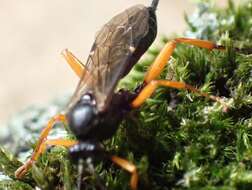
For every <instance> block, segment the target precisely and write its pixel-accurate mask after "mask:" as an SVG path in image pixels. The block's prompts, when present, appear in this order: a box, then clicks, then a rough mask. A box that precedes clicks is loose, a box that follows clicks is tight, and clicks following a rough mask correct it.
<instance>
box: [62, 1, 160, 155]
mask: <svg viewBox="0 0 252 190" xmlns="http://www.w3.org/2000/svg"><path fill="white" fill-rule="evenodd" d="M156 5H157V4H156V1H155V2H153V5H152V6H151V7H145V6H143V5H137V6H133V7H131V8H129V9H127V10H125V11H124V12H122V13H121V14H119V15H117V16H115V17H114V18H112V20H110V21H109V22H108V23H107V24H105V25H104V27H103V28H102V29H101V30H100V31H99V32H98V35H97V37H96V40H95V43H94V45H93V47H92V49H91V53H90V56H89V58H88V62H87V64H86V67H87V70H88V72H89V73H86V74H85V75H84V76H83V77H82V79H81V81H80V83H79V85H78V87H77V90H76V92H75V94H74V96H73V100H72V101H71V104H70V106H69V107H70V108H69V111H68V113H67V120H68V122H69V126H70V128H71V130H72V132H73V133H74V134H75V136H76V137H77V139H78V140H79V144H77V145H75V146H74V147H72V148H71V149H70V155H72V157H73V158H74V159H77V160H78V159H79V158H83V157H87V156H93V157H96V156H97V151H102V149H101V147H100V145H99V142H101V141H103V140H105V139H108V138H110V137H111V136H112V135H113V134H114V133H115V132H116V130H117V128H118V126H119V124H120V122H121V121H122V119H123V118H124V116H125V114H127V112H129V111H130V110H131V106H130V103H131V102H132V100H133V99H134V98H135V97H136V95H137V94H136V93H135V92H129V91H127V90H119V91H118V92H114V90H115V87H116V85H117V83H118V81H119V80H120V79H121V78H123V77H124V76H125V75H127V74H128V73H129V71H130V70H131V69H132V67H133V66H134V65H135V64H136V63H137V61H138V60H139V59H140V58H141V56H142V55H143V54H144V53H145V52H146V50H147V49H148V48H149V46H150V45H151V44H152V43H153V41H154V39H155V37H156V34H157V24H156V15H155V9H156ZM90 147H91V148H90Z"/></svg>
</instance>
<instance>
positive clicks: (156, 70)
mask: <svg viewBox="0 0 252 190" xmlns="http://www.w3.org/2000/svg"><path fill="white" fill-rule="evenodd" d="M178 43H186V44H190V45H194V46H197V47H201V48H205V49H209V50H212V49H219V50H223V49H224V47H223V46H218V45H216V44H215V43H213V42H210V41H207V40H198V39H189V38H176V39H174V40H172V41H171V42H168V43H167V44H166V45H165V47H164V48H163V50H161V52H160V54H159V55H158V56H157V58H156V59H155V61H154V63H153V64H152V65H151V67H150V69H149V70H148V72H147V73H146V75H145V78H144V84H143V87H142V90H141V91H140V93H139V94H138V96H137V97H136V98H135V99H134V100H133V102H132V103H131V106H132V107H133V108H137V107H139V106H141V105H142V104H143V103H144V101H145V100H146V99H147V98H149V97H150V96H151V95H152V94H153V92H154V91H155V90H156V88H157V87H159V86H165V87H171V88H176V89H185V90H190V91H192V92H194V93H197V94H199V95H201V96H204V97H207V98H209V99H212V100H214V101H217V102H220V103H221V104H222V105H223V110H224V111H226V110H227V108H228V106H227V105H226V104H225V103H224V102H223V101H222V99H221V98H220V97H218V96H212V95H209V94H207V93H203V92H201V91H200V90H198V89H197V88H195V87H193V86H191V85H188V84H186V83H183V82H176V81H168V80H155V79H156V78H157V77H158V76H159V75H160V73H161V72H162V71H163V69H164V67H165V65H166V64H167V61H168V60H169V59H170V57H171V55H172V53H173V51H174V49H175V48H176V46H177V44H178Z"/></svg>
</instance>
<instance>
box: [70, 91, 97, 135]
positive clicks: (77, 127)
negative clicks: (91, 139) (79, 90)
mask: <svg viewBox="0 0 252 190" xmlns="http://www.w3.org/2000/svg"><path fill="white" fill-rule="evenodd" d="M67 117H68V122H69V126H70V128H71V130H72V131H73V133H74V134H75V135H76V136H77V138H78V137H79V138H83V137H85V136H87V133H88V131H89V130H90V128H91V127H92V126H93V125H95V120H96V105H95V100H94V99H93V97H92V96H91V95H89V94H85V95H84V96H83V97H82V98H81V99H80V101H79V102H77V104H76V105H75V106H73V107H72V109H71V110H70V111H69V112H68V114H67Z"/></svg>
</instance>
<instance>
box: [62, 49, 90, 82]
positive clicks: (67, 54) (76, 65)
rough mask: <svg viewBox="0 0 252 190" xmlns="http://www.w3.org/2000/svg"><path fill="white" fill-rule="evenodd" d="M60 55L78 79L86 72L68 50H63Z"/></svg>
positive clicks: (82, 65)
mask: <svg viewBox="0 0 252 190" xmlns="http://www.w3.org/2000/svg"><path fill="white" fill-rule="evenodd" d="M61 54H62V55H63V57H64V58H65V60H66V61H67V63H68V64H69V65H70V67H71V68H72V69H73V71H74V72H75V73H76V75H77V76H78V77H79V78H81V77H82V75H83V74H85V72H87V71H88V70H87V68H86V67H85V65H84V64H83V63H82V62H81V61H80V60H79V59H78V58H77V57H75V56H74V54H73V53H72V52H70V51H69V50H67V49H65V50H63V51H62V53H61Z"/></svg>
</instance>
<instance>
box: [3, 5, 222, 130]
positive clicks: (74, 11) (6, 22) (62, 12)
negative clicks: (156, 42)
mask: <svg viewBox="0 0 252 190" xmlns="http://www.w3.org/2000/svg"><path fill="white" fill-rule="evenodd" d="M194 1H195V0H194ZM139 3H141V4H145V5H149V4H150V3H151V0H106V1H105V0H89V1H88V0H75V1H62V0H53V1H51V0H36V1H34V0H18V1H17V0H0V5H1V6H0V23H1V30H0V42H1V46H0V126H1V125H3V124H4V123H6V122H7V120H8V118H10V117H11V116H12V115H13V114H15V113H16V112H18V111H20V110H22V109H24V108H25V107H27V106H29V105H32V104H46V103H47V102H48V101H49V100H51V99H52V98H55V97H57V96H60V95H63V94H65V93H66V92H71V91H73V90H74V88H75V86H76V85H77V83H78V78H77V77H76V76H75V74H74V73H73V72H72V70H70V69H69V66H68V65H67V64H66V63H65V60H64V59H63V58H62V57H61V55H60V52H61V50H63V49H64V48H68V49H70V50H71V51H72V52H74V54H75V55H76V56H77V57H79V58H80V59H81V60H83V62H85V60H86V57H87V55H88V53H89V49H90V47H91V45H92V43H93V40H94V35H95V33H96V31H97V30H99V29H100V27H101V26H102V25H103V24H104V23H106V22H107V21H108V20H109V19H110V18H111V17H112V16H114V15H115V14H116V13H119V12H121V11H122V10H124V9H125V8H127V7H129V6H131V5H135V4H139ZM225 3H226V0H218V4H220V6H224V5H225ZM194 9H195V6H194V4H193V0H191V1H188V0H176V1H174V0H160V5H159V8H158V11H157V16H158V24H159V34H167V35H168V34H171V33H179V34H181V33H182V31H183V30H184V28H185V23H184V18H183V17H184V13H188V14H190V13H192V12H193V10H194Z"/></svg>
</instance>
